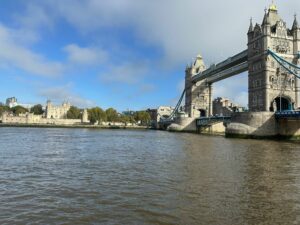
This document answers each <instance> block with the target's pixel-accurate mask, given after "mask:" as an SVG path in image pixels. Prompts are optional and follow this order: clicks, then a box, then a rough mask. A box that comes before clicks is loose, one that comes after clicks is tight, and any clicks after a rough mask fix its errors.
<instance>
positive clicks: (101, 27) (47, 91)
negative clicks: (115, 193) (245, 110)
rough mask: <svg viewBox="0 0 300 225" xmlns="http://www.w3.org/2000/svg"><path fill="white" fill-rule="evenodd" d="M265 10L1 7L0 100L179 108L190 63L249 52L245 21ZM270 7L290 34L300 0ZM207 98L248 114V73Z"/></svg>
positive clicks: (222, 4) (166, 2) (252, 5)
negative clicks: (222, 99)
mask: <svg viewBox="0 0 300 225" xmlns="http://www.w3.org/2000/svg"><path fill="white" fill-rule="evenodd" d="M271 2H272V1H271V0H252V1H240V0H227V1H219V0H211V1H202V0H186V1H182V0H161V1H149V0H110V1H104V0H103V1H102V0H64V1H61V0H43V1H39V0H11V1H1V7H0V78H1V88H0V102H3V103H5V100H6V98H8V97H13V96H15V97H16V98H17V99H18V101H19V102H21V103H28V104H36V103H42V104H44V103H45V102H46V100H47V99H51V100H52V101H53V102H55V103H58V104H59V103H61V102H62V101H64V100H68V101H70V102H71V103H72V104H73V105H76V106H79V107H93V106H100V107H103V108H109V107H114V108H116V109H117V110H119V111H124V110H127V109H132V110H140V109H146V108H155V107H158V106H160V105H175V104H176V102H177V100H178V98H179V96H180V94H181V92H182V90H183V86H184V75H185V74H184V70H185V67H186V64H189V63H191V62H192V60H193V57H195V56H196V55H197V54H199V53H200V54H201V55H202V56H203V58H204V61H205V63H206V65H207V66H209V65H210V64H212V63H217V62H219V61H221V60H224V59H226V58H228V57H230V56H232V55H234V54H236V53H238V52H240V51H242V50H244V49H246V47H247V46H246V45H247V31H248V27H249V20H250V17H252V18H253V22H254V23H259V24H260V23H261V22H262V19H263V15H264V8H266V7H268V6H269V5H270V4H271ZM275 4H276V5H277V6H278V11H279V14H280V16H281V17H282V19H283V20H284V21H285V22H287V26H288V27H291V26H292V22H293V19H294V14H295V13H298V14H299V12H300V1H299V0H289V1H283V0H277V1H275ZM298 20H299V21H300V14H299V16H298ZM213 91H214V97H219V96H220V97H227V98H230V99H231V100H232V101H233V102H235V103H238V104H240V105H242V106H246V105H247V98H248V93H247V91H248V79H247V74H241V75H238V76H235V77H233V78H230V79H228V80H225V81H221V82H218V83H216V84H214V86H213Z"/></svg>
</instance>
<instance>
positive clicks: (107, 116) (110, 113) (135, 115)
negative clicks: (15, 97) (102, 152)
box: [0, 104, 151, 125]
mask: <svg viewBox="0 0 300 225" xmlns="http://www.w3.org/2000/svg"><path fill="white" fill-rule="evenodd" d="M3 112H10V113H13V114H14V115H17V116H18V115H20V114H24V113H27V112H30V113H33V114H34V115H43V114H44V110H43V106H42V105H41V104H37V105H34V106H33V107H31V108H30V109H27V108H24V107H23V106H20V105H18V106H15V107H12V108H9V107H8V106H0V116H2V113H3ZM82 113H83V109H80V108H78V107H76V106H71V108H70V109H69V111H68V112H67V115H66V119H81V117H82ZM88 118H89V120H90V123H91V124H95V123H96V122H98V124H100V123H101V122H122V123H138V122H139V123H141V124H142V125H148V124H150V120H151V117H150V114H149V113H148V112H146V111H136V112H130V113H127V114H124V113H123V114H121V113H118V112H117V110H115V109H114V108H108V109H106V110H103V109H102V108H100V107H94V108H90V109H88Z"/></svg>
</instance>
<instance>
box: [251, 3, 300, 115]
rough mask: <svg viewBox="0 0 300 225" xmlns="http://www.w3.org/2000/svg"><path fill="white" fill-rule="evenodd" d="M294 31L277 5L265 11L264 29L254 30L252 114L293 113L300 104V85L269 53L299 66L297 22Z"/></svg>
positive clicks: (252, 48)
mask: <svg viewBox="0 0 300 225" xmlns="http://www.w3.org/2000/svg"><path fill="white" fill-rule="evenodd" d="M295 20H296V19H295ZM293 27H294V28H293V29H292V30H289V29H288V28H287V26H286V23H285V22H284V21H283V20H282V19H281V18H280V16H279V14H278V10H277V6H276V5H275V4H274V3H272V5H271V6H270V7H269V9H268V10H265V15H264V19H263V22H262V25H261V26H260V25H258V24H257V25H256V26H255V27H254V34H253V38H251V39H249V42H248V65H249V84H248V88H249V110H250V111H252V112H255V111H275V110H276V109H279V108H280V109H282V110H284V109H292V108H293V106H296V107H298V105H299V104H298V103H300V101H299V100H300V96H299V97H297V95H298V92H299V91H298V88H297V86H299V87H300V85H298V84H296V85H295V80H294V77H293V76H292V75H291V74H289V73H288V72H287V71H284V70H281V67H280V65H278V63H277V62H276V61H275V60H274V59H272V58H271V57H270V56H268V53H267V50H268V49H270V50H272V51H274V52H276V53H279V54H280V55H281V57H283V58H285V59H286V60H289V61H290V62H292V63H295V62H294V60H295V55H296V53H297V52H298V51H299V46H300V45H299V43H300V42H299V38H300V32H299V33H298V28H297V27H298V22H297V21H294V25H293ZM299 31H300V30H299ZM298 34H299V36H298ZM248 37H249V34H248ZM299 90H300V89H299ZM283 96H284V97H283ZM282 98H285V100H286V101H285V102H286V105H284V106H283V105H282V106H279V104H281V103H280V102H281V100H282ZM283 101H284V100H282V102H283ZM274 105H276V107H274Z"/></svg>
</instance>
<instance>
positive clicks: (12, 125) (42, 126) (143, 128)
mask: <svg viewBox="0 0 300 225" xmlns="http://www.w3.org/2000/svg"><path fill="white" fill-rule="evenodd" d="M1 127H31V128H88V129H131V130H147V129H150V128H149V127H147V126H116V125H110V126H109V125H108V126H105V125H84V124H80V125H56V124H4V123H0V128H1Z"/></svg>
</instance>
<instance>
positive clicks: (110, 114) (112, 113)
mask: <svg viewBox="0 0 300 225" xmlns="http://www.w3.org/2000/svg"><path fill="white" fill-rule="evenodd" d="M105 113H106V117H107V121H108V122H117V121H119V115H118V112H117V111H116V110H115V109H113V108H109V109H107V110H106V111H105Z"/></svg>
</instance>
